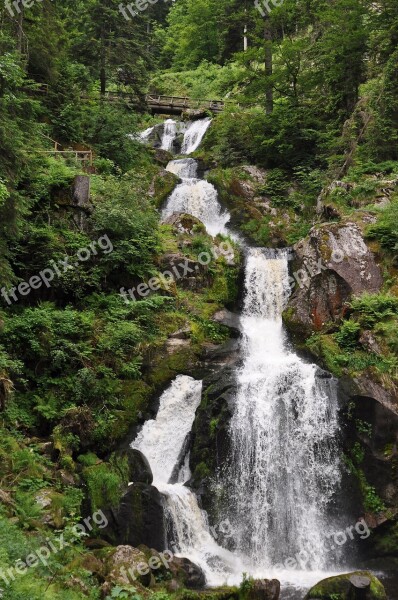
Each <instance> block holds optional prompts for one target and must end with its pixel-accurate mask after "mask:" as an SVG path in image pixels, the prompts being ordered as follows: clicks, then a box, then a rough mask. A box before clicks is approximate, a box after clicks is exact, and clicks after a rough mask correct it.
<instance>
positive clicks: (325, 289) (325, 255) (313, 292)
mask: <svg viewBox="0 0 398 600" xmlns="http://www.w3.org/2000/svg"><path fill="white" fill-rule="evenodd" d="M294 251H295V260H294V261H293V267H292V277H291V285H292V286H296V288H295V291H294V293H293V295H292V296H291V298H290V301H289V304H288V307H287V311H286V313H285V317H286V322H287V325H288V326H289V327H290V328H291V329H292V330H293V331H294V332H296V333H300V334H302V335H305V336H306V337H308V336H309V335H310V334H311V333H312V332H313V331H319V330H321V329H322V328H324V327H325V326H327V325H328V324H331V323H336V322H337V321H339V320H340V319H341V318H342V317H343V316H344V314H345V311H346V302H347V301H348V300H349V299H350V298H351V297H352V296H353V295H360V294H362V293H364V292H378V291H379V290H380V288H381V286H382V283H383V278H382V273H381V270H380V268H379V266H378V265H377V264H376V261H375V258H374V256H373V254H372V252H371V251H370V250H369V248H368V247H367V246H366V244H365V242H364V239H363V237H362V233H361V230H360V228H359V227H358V225H356V224H354V223H345V224H336V223H332V224H330V223H329V224H325V225H322V226H321V227H314V228H313V229H312V230H311V232H310V234H309V236H308V237H307V238H305V239H304V240H302V241H300V242H299V243H298V244H296V245H295V247H294Z"/></svg>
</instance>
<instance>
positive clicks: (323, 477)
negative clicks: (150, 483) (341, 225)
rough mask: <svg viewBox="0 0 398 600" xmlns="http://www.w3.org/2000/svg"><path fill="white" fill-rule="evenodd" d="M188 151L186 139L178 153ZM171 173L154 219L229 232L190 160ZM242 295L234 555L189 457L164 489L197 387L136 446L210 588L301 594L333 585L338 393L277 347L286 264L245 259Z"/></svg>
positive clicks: (176, 397)
mask: <svg viewBox="0 0 398 600" xmlns="http://www.w3.org/2000/svg"><path fill="white" fill-rule="evenodd" d="M201 131H202V137H203V135H204V133H205V131H204V129H202V130H201ZM187 133H188V132H187ZM191 133H193V132H191ZM191 133H190V136H191ZM187 140H188V138H187ZM196 143H197V140H194V135H192V137H190V138H189V140H188V141H187V144H186V149H187V150H190V148H191V147H192V146H193V145H194V144H196ZM199 143H200V142H199ZM167 169H168V170H169V171H171V172H173V173H175V174H176V175H178V176H179V177H181V178H182V183H181V184H180V185H179V186H177V188H176V189H175V191H174V192H173V194H172V195H171V196H170V198H169V200H168V202H167V204H166V207H165V208H164V210H163V212H162V218H163V219H165V218H166V217H168V216H169V215H171V214H172V213H173V212H186V213H189V214H192V215H193V216H195V217H197V218H199V219H200V220H201V221H202V222H203V223H204V224H205V226H206V229H207V230H208V232H209V233H210V234H211V235H216V234H217V233H226V232H227V229H226V227H225V226H226V224H227V223H228V221H229V219H230V215H229V214H228V213H227V212H223V211H222V209H221V207H220V204H219V202H218V197H217V192H216V190H215V188H214V187H213V186H211V185H210V184H209V183H208V182H206V181H202V180H200V179H198V178H197V163H196V161H194V160H193V159H190V158H187V159H182V160H177V161H171V162H170V163H169V165H168V167H167ZM245 285H246V296H245V303H244V310H243V315H242V330H243V350H242V353H243V359H244V360H243V365H242V367H241V369H240V370H239V372H238V374H237V375H238V391H237V396H236V405H235V411H234V415H233V418H232V420H231V424H230V437H231V442H232V456H231V460H230V464H229V465H228V467H227V468H226V469H225V473H224V474H223V477H222V479H223V480H222V481H221V484H222V487H223V488H224V490H226V492H227V496H228V500H227V502H226V506H225V509H224V512H223V513H222V515H221V517H220V518H221V520H225V519H229V521H230V523H231V524H232V527H233V529H234V532H233V538H232V539H233V544H234V548H235V550H234V553H233V554H232V553H231V552H229V551H228V550H226V549H224V548H221V547H220V546H219V545H218V544H217V542H216V541H215V539H213V537H212V534H211V532H210V529H209V526H208V522H207V517H206V514H205V513H204V512H203V511H202V510H201V509H200V508H199V506H198V502H197V499H196V496H195V495H194V494H193V493H192V492H191V491H190V490H189V489H188V488H187V487H186V486H185V485H184V482H186V481H188V480H189V478H190V472H189V461H188V457H187V456H186V457H185V461H184V466H183V467H182V468H180V471H179V474H178V477H177V481H178V483H171V482H170V479H171V478H172V474H174V475H175V469H176V467H177V466H179V465H181V460H182V458H183V457H182V456H181V453H182V451H183V448H184V442H185V440H186V436H187V434H188V433H189V431H190V429H191V427H192V425H193V421H194V414H195V410H196V408H197V406H198V404H199V402H200V388H199V386H200V384H199V382H195V381H194V380H192V379H191V378H187V377H182V376H180V377H178V378H177V379H176V380H175V381H174V382H173V384H172V385H171V387H170V388H169V390H167V391H166V392H165V393H164V394H163V396H162V398H161V404H160V409H159V414H158V416H157V418H156V420H155V421H150V422H149V423H146V424H145V426H144V428H143V430H142V432H141V433H140V435H139V436H138V438H137V440H136V441H135V442H134V444H133V447H137V448H139V449H140V450H141V451H142V452H143V453H144V454H145V455H146V456H147V458H148V460H149V462H150V464H151V467H152V469H153V472H154V485H155V486H156V487H158V489H159V490H160V491H161V492H162V493H163V494H164V496H165V499H166V500H165V502H166V511H165V512H166V516H167V520H168V522H169V525H170V530H169V540H170V542H171V543H174V546H172V548H173V549H175V550H176V551H177V552H178V553H179V554H180V555H181V556H185V557H187V558H190V559H191V560H192V561H193V562H194V563H196V564H198V565H200V566H201V567H202V568H203V570H204V572H205V574H206V577H207V582H208V584H209V585H213V586H215V585H222V584H224V583H228V584H239V583H240V581H241V579H242V573H243V572H246V573H249V574H250V575H252V576H254V577H258V578H277V579H279V580H280V581H281V582H282V584H283V585H291V586H294V587H298V588H307V589H308V588H309V587H310V586H312V585H313V584H315V583H316V582H318V581H320V580H321V579H323V578H325V577H327V576H330V575H333V574H334V573H333V571H332V570H331V569H333V568H335V572H337V568H336V567H334V565H333V553H330V552H329V549H328V543H327V542H328V540H329V533H330V532H332V531H333V530H335V527H334V524H333V522H332V519H331V518H330V517H329V516H328V509H329V505H330V503H331V502H332V500H333V496H334V493H335V492H336V490H337V489H338V486H339V483H340V465H339V460H338V452H337V446H336V441H335V440H336V437H337V431H338V422H337V400H336V389H335V383H334V380H332V379H323V378H320V377H318V376H317V368H316V366H315V365H310V364H307V363H305V362H303V361H302V360H301V359H300V358H299V357H298V356H297V355H295V354H294V353H292V352H291V350H290V348H289V346H288V343H287V340H286V338H285V333H284V329H283V325H282V312H283V309H284V306H285V304H286V301H287V299H288V296H289V293H290V289H289V284H288V259H287V254H286V253H285V252H284V251H266V250H264V249H251V250H249V251H248V257H247V265H246V284H245ZM174 480H176V479H174ZM219 483H220V482H219ZM303 553H305V554H303ZM289 559H290V563H289V562H288V563H287V562H286V561H289ZM292 560H293V561H294V563H295V564H294V563H293V566H292V563H291V561H292Z"/></svg>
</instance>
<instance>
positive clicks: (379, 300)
mask: <svg viewBox="0 0 398 600" xmlns="http://www.w3.org/2000/svg"><path fill="white" fill-rule="evenodd" d="M351 308H352V310H353V311H354V312H355V313H356V314H357V315H358V319H359V322H360V324H361V326H362V327H372V326H373V325H375V324H376V323H378V322H379V321H382V320H383V319H386V318H388V317H395V316H396V315H398V298H397V297H396V296H391V295H389V294H363V295H362V296H360V297H359V298H355V299H354V300H353V301H352V302H351Z"/></svg>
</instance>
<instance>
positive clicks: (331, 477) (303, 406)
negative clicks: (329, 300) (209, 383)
mask: <svg viewBox="0 0 398 600" xmlns="http://www.w3.org/2000/svg"><path fill="white" fill-rule="evenodd" d="M289 293H290V290H289V274H288V259H287V255H286V253H284V252H283V251H282V252H273V253H272V254H271V255H270V254H268V255H267V252H266V251H265V250H264V249H256V248H254V249H251V250H249V253H248V259H247V265H246V297H245V303H244V310H243V315H242V319H241V322H242V329H243V354H244V364H243V366H242V368H241V369H240V371H239V373H238V393H237V399H236V407H235V412H234V415H233V418H232V420H231V424H230V434H231V441H232V458H231V466H230V469H229V470H228V473H227V475H226V479H227V486H228V490H229V492H230V497H229V503H228V504H229V514H230V518H231V520H232V522H233V524H234V527H235V540H236V545H237V548H238V549H239V551H240V552H241V553H242V554H243V555H244V556H245V557H247V560H248V561H249V565H250V572H251V573H253V574H255V575H256V576H263V577H264V576H266V577H269V576H270V573H272V576H276V577H277V578H279V579H280V580H285V581H290V582H296V583H298V582H299V581H301V582H302V583H303V584H304V581H308V580H312V581H314V582H316V580H319V579H320V578H322V577H321V576H326V574H325V572H326V571H327V570H330V568H331V567H332V563H331V557H330V555H329V553H328V539H329V538H328V534H329V533H330V532H331V531H333V523H332V522H331V520H330V518H329V517H328V510H327V509H328V505H329V503H330V501H331V500H332V498H333V495H334V493H335V492H336V489H337V488H338V486H339V482H340V465H339V459H338V452H337V447H336V442H335V439H336V435H337V432H338V421H337V413H338V405H337V395H336V389H335V382H334V380H332V379H320V378H317V377H316V372H317V367H316V366H315V365H310V364H307V363H304V362H303V361H302V360H301V359H300V358H299V357H298V356H297V355H295V354H294V353H292V352H291V351H290V350H289V348H288V346H287V342H286V339H285V334H284V330H283V325H282V311H283V308H284V306H285V304H286V301H287V299H288V297H289ZM303 551H304V552H305V553H306V554H305V555H304V554H302V557H303V559H302V560H301V561H299V565H300V566H301V567H304V569H302V570H296V569H295V570H293V571H291V572H290V573H289V569H286V560H288V559H289V558H293V559H294V558H295V557H296V556H297V555H298V554H299V553H300V552H303ZM304 557H305V560H304ZM276 565H279V566H278V567H277V568H275V566H276ZM324 571H325V572H324ZM311 572H312V573H311Z"/></svg>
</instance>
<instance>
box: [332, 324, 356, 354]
mask: <svg viewBox="0 0 398 600" xmlns="http://www.w3.org/2000/svg"><path fill="white" fill-rule="evenodd" d="M360 331H361V326H360V325H359V323H356V322H355V321H344V323H343V324H342V326H341V327H340V331H339V332H338V333H336V340H337V341H338V343H339V344H340V346H341V347H342V348H348V349H349V348H355V346H357V344H358V340H359V334H360Z"/></svg>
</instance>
